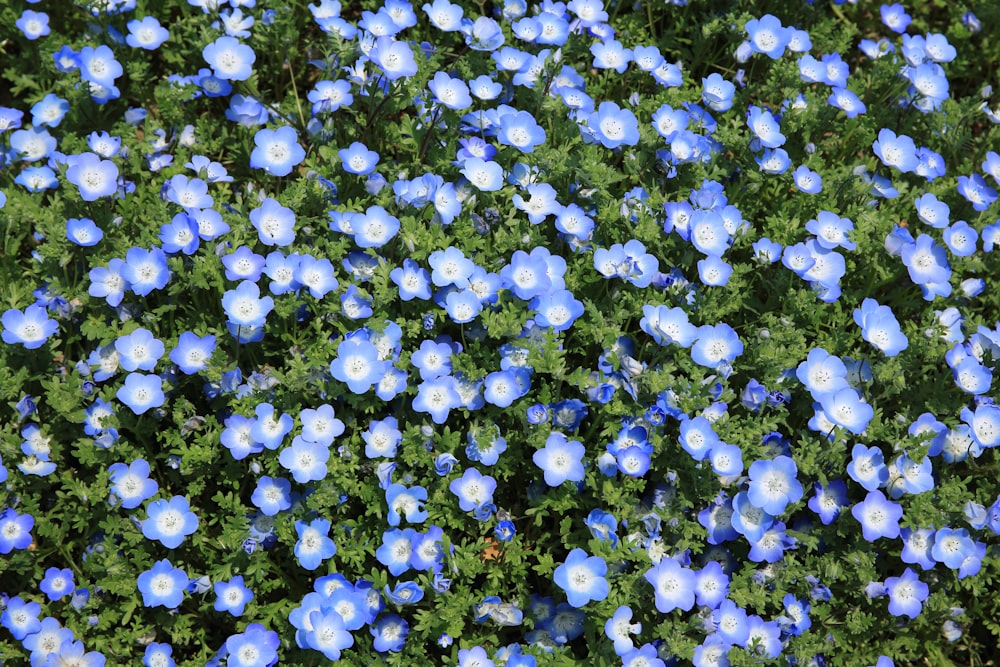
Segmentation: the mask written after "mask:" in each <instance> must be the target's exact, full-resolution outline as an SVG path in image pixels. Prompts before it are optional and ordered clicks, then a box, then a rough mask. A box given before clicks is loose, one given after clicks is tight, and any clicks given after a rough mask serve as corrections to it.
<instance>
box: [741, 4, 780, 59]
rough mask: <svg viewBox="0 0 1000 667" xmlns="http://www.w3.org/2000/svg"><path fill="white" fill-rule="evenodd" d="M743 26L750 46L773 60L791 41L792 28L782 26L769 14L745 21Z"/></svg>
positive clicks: (778, 56)
mask: <svg viewBox="0 0 1000 667" xmlns="http://www.w3.org/2000/svg"><path fill="white" fill-rule="evenodd" d="M744 28H745V29H746V31H747V36H748V37H749V39H750V48H751V49H753V51H754V52H755V53H763V54H765V55H766V56H768V57H769V58H771V59H773V60H777V59H778V58H780V57H781V56H782V55H783V54H784V53H785V47H787V46H788V44H789V43H790V42H791V41H792V29H791V28H786V27H784V26H782V25H781V21H780V20H778V18H777V17H775V16H772V15H771V14H764V15H763V16H762V17H760V18H759V19H751V20H750V21H747V23H746V25H745V26H744Z"/></svg>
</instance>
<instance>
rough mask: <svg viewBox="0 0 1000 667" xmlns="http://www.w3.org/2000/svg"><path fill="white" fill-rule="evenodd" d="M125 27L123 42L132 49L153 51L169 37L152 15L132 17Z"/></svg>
mask: <svg viewBox="0 0 1000 667" xmlns="http://www.w3.org/2000/svg"><path fill="white" fill-rule="evenodd" d="M126 27H127V28H128V35H127V36H126V37H125V43H126V44H128V45H129V46H131V47H132V48H134V49H146V50H147V51H155V50H156V49H158V48H160V45H161V44H163V42H165V41H167V38H169V37H170V33H169V32H168V31H167V29H166V28H164V27H163V26H162V25H160V22H159V21H157V20H156V18H155V17H153V16H145V17H143V18H142V19H133V20H131V21H129V22H128V23H127V24H126ZM247 36H249V35H247Z"/></svg>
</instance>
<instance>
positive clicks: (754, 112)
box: [747, 106, 785, 148]
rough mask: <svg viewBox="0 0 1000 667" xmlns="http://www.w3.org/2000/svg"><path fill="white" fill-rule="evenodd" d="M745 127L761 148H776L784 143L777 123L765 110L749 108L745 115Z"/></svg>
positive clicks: (754, 107)
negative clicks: (752, 134)
mask: <svg viewBox="0 0 1000 667" xmlns="http://www.w3.org/2000/svg"><path fill="white" fill-rule="evenodd" d="M747 126H748V127H749V128H750V130H751V131H753V133H754V135H755V136H756V137H757V140H758V141H759V142H760V144H761V145H762V146H765V147H767V148H778V147H779V146H781V145H783V144H784V143H785V135H783V134H782V133H781V129H780V128H779V127H778V121H777V120H776V119H775V118H774V115H773V114H771V112H770V111H768V110H767V109H761V108H760V107H757V106H751V107H750V111H749V112H748V114H747Z"/></svg>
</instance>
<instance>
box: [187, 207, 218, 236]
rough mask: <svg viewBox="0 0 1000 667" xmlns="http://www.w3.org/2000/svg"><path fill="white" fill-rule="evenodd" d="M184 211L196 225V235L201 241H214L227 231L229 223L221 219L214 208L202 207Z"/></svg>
mask: <svg viewBox="0 0 1000 667" xmlns="http://www.w3.org/2000/svg"><path fill="white" fill-rule="evenodd" d="M186 213H187V215H188V216H189V217H190V218H191V219H192V220H194V221H195V223H196V224H197V225H198V236H200V237H201V240H202V241H214V240H215V239H217V238H219V237H220V236H222V235H223V234H226V233H227V232H228V231H229V225H227V224H226V223H225V222H224V221H223V220H222V216H221V215H220V214H219V212H218V211H216V210H213V209H202V210H200V211H199V210H194V211H187V212H186Z"/></svg>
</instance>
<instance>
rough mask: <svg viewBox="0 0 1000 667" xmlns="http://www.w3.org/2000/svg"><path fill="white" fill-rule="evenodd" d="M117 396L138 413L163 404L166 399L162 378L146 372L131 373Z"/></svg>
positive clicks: (116, 393)
mask: <svg viewBox="0 0 1000 667" xmlns="http://www.w3.org/2000/svg"><path fill="white" fill-rule="evenodd" d="M115 396H116V397H117V398H118V400H119V401H121V402H122V403H124V404H125V405H127V406H128V407H129V409H131V410H132V412H134V413H135V414H137V415H141V414H143V413H145V412H146V411H147V410H149V409H150V408H158V407H160V406H162V405H163V403H164V402H165V400H166V397H165V396H164V394H163V380H162V378H160V376H159V375H149V374H146V373H129V374H128V376H126V378H125V384H123V385H122V386H120V387H119V388H118V391H117V392H115Z"/></svg>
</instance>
